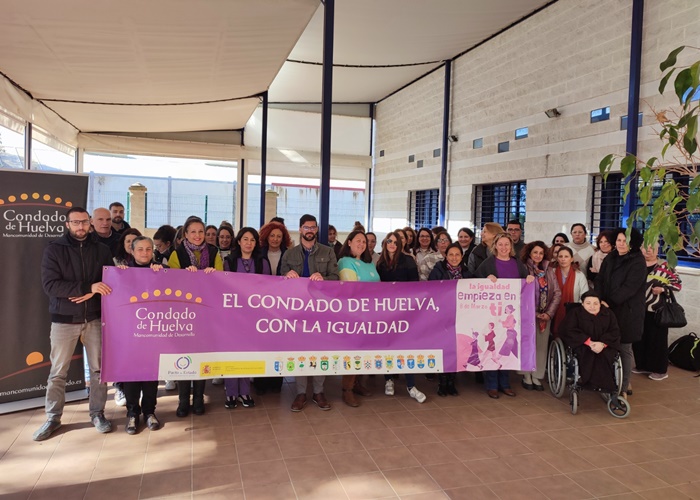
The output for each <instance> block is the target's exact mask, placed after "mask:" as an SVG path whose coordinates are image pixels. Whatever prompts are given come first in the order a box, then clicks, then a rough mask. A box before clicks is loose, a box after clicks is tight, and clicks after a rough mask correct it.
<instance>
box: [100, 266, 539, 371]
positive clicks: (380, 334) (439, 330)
mask: <svg viewBox="0 0 700 500" xmlns="http://www.w3.org/2000/svg"><path fill="white" fill-rule="evenodd" d="M103 280H104V281H105V282H106V283H107V284H109V285H110V286H111V287H112V289H113V293H112V294H111V295H108V296H106V297H103V299H102V318H103V323H104V325H103V338H104V341H103V357H102V377H103V379H104V380H106V381H124V382H126V381H138V380H156V379H173V380H177V379H195V378H212V377H221V376H224V377H226V376H229V377H235V376H256V375H257V376H275V375H277V376H287V375H290V376H293V375H313V374H314V373H319V374H328V375H332V374H344V373H407V372H440V371H447V372H450V371H464V370H470V371H478V370H480V369H485V370H486V369H493V366H491V364H490V362H489V361H487V362H486V364H484V363H479V364H481V366H482V368H479V367H478V365H473V364H470V363H469V359H470V356H471V359H472V361H474V356H473V351H474V347H473V345H476V346H477V350H478V346H479V345H482V344H483V347H482V348H481V349H482V350H488V345H487V343H488V342H492V343H495V345H496V346H498V349H499V351H502V354H500V355H497V356H496V358H497V359H495V361H497V362H500V363H501V364H502V366H503V368H504V369H506V368H508V369H525V370H530V369H533V368H534V360H535V353H534V332H535V328H534V324H535V321H534V319H535V317H534V296H533V292H534V288H533V286H532V285H526V286H522V285H521V281H520V280H499V281H498V283H497V285H500V286H501V287H505V288H501V289H495V288H494V285H496V284H493V283H491V282H490V281H488V280H459V281H445V282H420V283H357V282H337V281H336V282H333V281H328V282H314V281H310V280H307V279H285V278H281V277H275V276H259V275H247V274H243V273H227V272H214V273H212V274H204V273H203V272H197V273H190V272H187V271H182V270H175V269H170V270H162V271H160V272H154V271H152V270H150V269H125V270H122V269H118V268H106V269H105V272H104V276H103ZM522 283H524V282H522ZM458 284H459V286H458ZM471 286H475V287H476V288H474V289H470V287H471ZM465 287H466V288H465ZM521 288H522V293H521ZM491 304H494V305H493V306H492V305H491ZM509 306H512V307H509ZM490 323H493V324H494V325H493V328H492V331H491V330H489V324H490ZM472 324H473V328H470V327H469V325H472ZM476 330H480V331H479V334H480V335H476V336H474V335H473V331H476ZM487 330H488V331H487ZM479 337H481V338H479ZM487 337H488V339H489V340H488V341H487V340H486V338H487ZM475 339H476V340H475ZM503 346H505V347H503ZM492 358H494V357H493V356H492Z"/></svg>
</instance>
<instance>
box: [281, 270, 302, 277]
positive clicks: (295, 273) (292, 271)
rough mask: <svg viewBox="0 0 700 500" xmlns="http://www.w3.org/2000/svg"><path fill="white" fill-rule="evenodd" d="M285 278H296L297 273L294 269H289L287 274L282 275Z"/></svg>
mask: <svg viewBox="0 0 700 500" xmlns="http://www.w3.org/2000/svg"><path fill="white" fill-rule="evenodd" d="M284 277H285V278H298V277H299V274H297V272H296V271H295V270H294V269H290V270H289V272H288V273H287V274H285V275H284Z"/></svg>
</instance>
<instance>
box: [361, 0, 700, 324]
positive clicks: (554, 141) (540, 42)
mask: <svg viewBox="0 0 700 500" xmlns="http://www.w3.org/2000/svg"><path fill="white" fill-rule="evenodd" d="M646 4H647V6H646V8H645V13H644V37H643V56H642V86H641V97H642V103H641V104H640V111H641V112H642V113H643V114H644V117H643V127H642V128H640V129H639V155H640V156H641V157H649V156H653V155H658V154H659V152H660V149H661V146H660V143H659V141H658V135H657V133H656V132H655V127H654V121H655V115H654V113H653V111H652V109H651V108H650V106H651V107H653V108H655V109H657V110H658V109H663V108H664V107H668V106H670V105H672V104H673V103H674V99H675V96H674V94H673V91H672V88H671V89H670V90H669V91H668V92H667V95H666V96H658V95H657V94H658V91H657V87H658V81H659V79H660V76H661V74H660V72H659V69H658V66H659V63H660V62H661V61H663V60H664V59H665V57H666V55H667V54H668V53H669V52H670V51H671V50H673V49H674V48H676V47H677V46H679V45H689V46H695V47H698V46H700V2H697V1H695V0H658V1H655V2H646ZM631 17H632V2H631V1H629V0H559V1H558V2H556V3H554V4H553V5H551V6H549V7H547V8H546V9H544V10H542V11H541V12H538V13H537V14H535V15H533V16H531V17H530V18H528V19H526V20H524V21H523V22H521V23H519V24H517V25H515V26H514V27H512V28H510V29H508V30H507V31H505V32H504V33H502V34H500V35H498V36H496V37H495V38H493V39H492V40H489V41H488V42H486V43H484V44H483V45H481V46H479V47H477V48H476V49H474V50H472V51H470V52H468V53H467V54H465V55H463V56H461V57H459V58H457V59H456V60H455V61H454V63H453V77H452V109H451V125H450V131H449V133H450V134H453V135H457V136H458V137H459V141H458V142H456V143H451V145H450V149H449V151H448V152H447V154H449V177H448V192H447V214H446V215H447V220H448V229H449V230H450V231H451V232H452V233H453V234H455V235H456V230H457V228H458V227H461V226H463V225H467V226H470V227H473V225H474V222H475V221H474V214H473V205H474V192H475V189H474V186H476V185H479V184H489V183H496V182H513V181H523V180H525V181H527V187H528V189H527V204H526V223H525V235H526V239H528V240H533V239H543V240H545V241H551V239H552V236H553V235H554V234H555V233H556V232H559V231H562V230H564V229H567V228H568V227H569V226H570V225H571V223H573V222H584V223H586V225H590V220H591V209H592V185H593V176H594V175H596V174H597V173H598V164H599V162H600V160H601V159H602V158H603V157H604V156H605V155H606V154H608V153H618V154H623V153H624V151H625V140H626V132H625V131H622V130H620V118H621V117H622V116H623V115H626V114H627V99H628V79H629V54H630V27H631ZM686 50H687V49H686ZM698 57H699V56H698V53H697V52H694V53H688V54H686V55H683V56H682V59H681V60H682V61H683V60H685V61H690V60H697V58H698ZM683 58H685V59H683ZM443 86H444V72H443V70H442V69H440V70H438V71H435V72H433V73H432V74H430V75H428V76H427V77H425V78H423V79H421V80H419V81H417V82H416V83H414V84H413V85H411V86H409V87H407V88H406V89H404V90H402V91H401V92H399V93H397V94H395V95H394V96H391V97H390V98H388V99H386V100H384V101H382V102H381V103H379V104H378V106H377V113H376V117H377V118H376V119H377V124H376V125H377V126H376V131H377V132H376V148H375V150H376V151H377V153H378V152H379V151H381V150H384V151H385V155H384V157H379V156H378V154H377V157H376V158H375V165H376V167H375V171H374V179H375V185H374V193H373V195H374V196H373V197H374V202H373V203H374V205H373V227H374V229H375V230H377V231H386V230H387V229H385V227H387V228H388V227H396V226H398V225H402V224H399V223H397V222H398V221H402V222H406V221H407V220H408V216H409V214H408V192H409V191H410V190H413V189H429V188H436V187H439V184H440V158H433V157H432V151H433V149H436V148H439V147H440V145H441V133H442V110H443ZM608 106H609V107H610V120H607V121H602V122H597V123H590V112H591V111H592V110H594V109H597V108H603V107H608ZM550 108H557V109H558V110H559V111H560V112H561V116H559V117H557V118H552V119H550V118H548V117H547V116H546V115H545V114H544V111H545V110H547V109H550ZM521 127H528V128H529V137H528V138H526V139H521V140H515V130H516V129H517V128H521ZM477 138H481V139H482V140H483V147H482V148H480V149H474V148H473V147H472V141H473V140H474V139H477ZM502 141H509V143H510V151H509V152H507V153H500V154H499V153H498V152H497V145H498V143H499V142H502ZM443 153H444V152H443ZM410 154H415V155H416V160H418V159H424V167H423V168H422V169H417V168H416V165H415V164H409V163H408V162H407V158H408V155H410ZM683 279H684V281H685V289H686V290H685V292H684V293H683V294H681V296H680V297H679V299H680V300H681V302H682V303H683V304H684V305H685V306H686V309H687V311H688V316H689V319H691V320H692V321H691V325H690V326H689V328H694V329H697V328H699V327H700V308H699V307H697V306H696V305H695V304H699V303H700V302H698V301H696V300H691V301H688V300H686V298H689V299H692V298H693V297H695V298H697V296H700V273H696V272H694V271H685V270H683ZM676 333H677V332H676Z"/></svg>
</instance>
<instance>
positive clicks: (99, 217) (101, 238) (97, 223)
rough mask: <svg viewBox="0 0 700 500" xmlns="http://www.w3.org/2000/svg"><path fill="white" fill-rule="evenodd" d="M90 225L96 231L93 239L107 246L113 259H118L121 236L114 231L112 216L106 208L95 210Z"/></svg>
mask: <svg viewBox="0 0 700 500" xmlns="http://www.w3.org/2000/svg"><path fill="white" fill-rule="evenodd" d="M90 223H91V224H92V228H93V229H94V232H93V233H92V237H93V239H94V240H95V241H97V242H99V243H104V244H105V245H107V247H108V248H109V251H110V252H111V253H112V257H116V255H117V249H118V248H119V238H121V235H120V234H119V233H118V232H116V231H115V230H114V229H112V215H111V214H110V212H109V210H107V209H106V208H96V209H95V210H93V211H92V218H91V219H90Z"/></svg>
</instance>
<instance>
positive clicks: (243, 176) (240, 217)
mask: <svg viewBox="0 0 700 500" xmlns="http://www.w3.org/2000/svg"><path fill="white" fill-rule="evenodd" d="M240 169H241V176H240V179H241V181H242V182H241V185H240V186H237V189H239V190H240V192H241V206H240V207H238V210H239V212H238V213H239V214H240V216H239V220H240V221H241V226H240V227H244V226H245V221H244V220H243V216H244V215H245V211H244V210H243V207H245V188H244V186H243V185H244V184H248V181H247V180H245V179H246V176H245V158H241V165H240ZM239 229H240V228H239Z"/></svg>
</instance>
